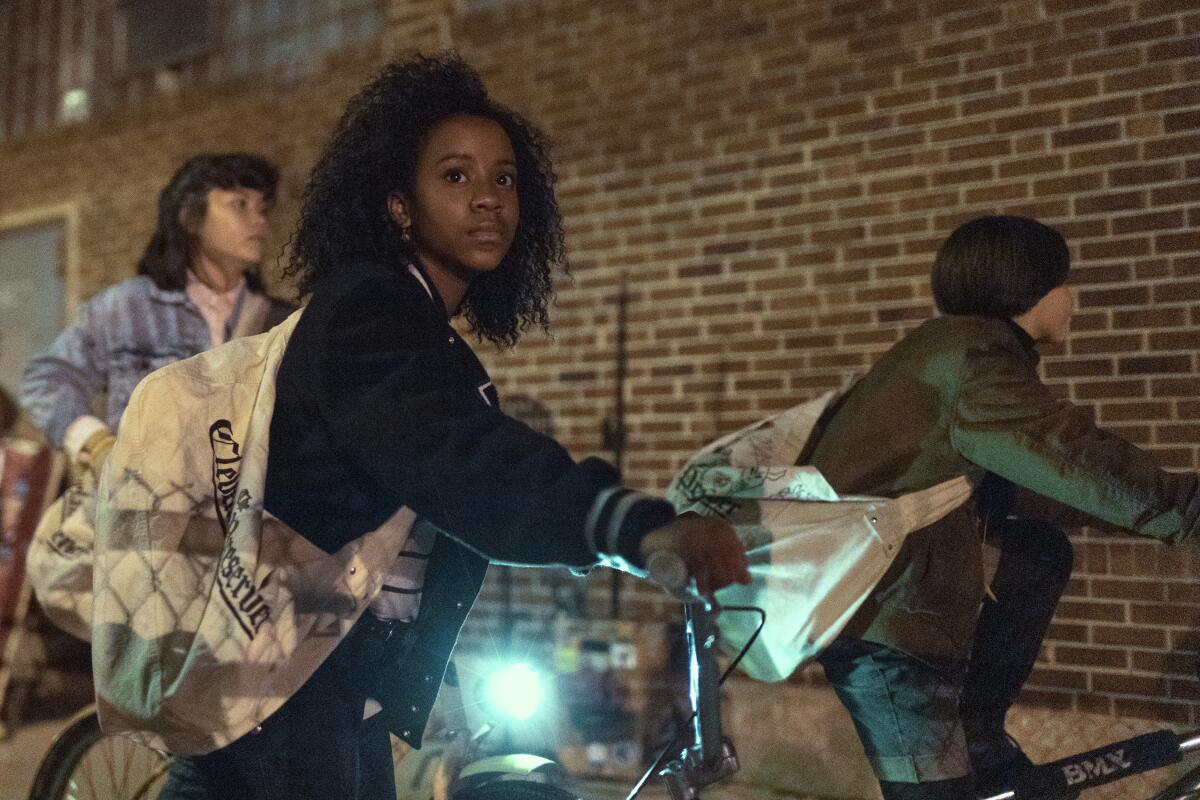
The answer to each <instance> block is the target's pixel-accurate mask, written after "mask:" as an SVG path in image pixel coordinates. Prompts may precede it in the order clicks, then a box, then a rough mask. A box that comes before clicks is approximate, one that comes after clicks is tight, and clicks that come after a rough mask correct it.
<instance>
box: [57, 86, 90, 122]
mask: <svg viewBox="0 0 1200 800" xmlns="http://www.w3.org/2000/svg"><path fill="white" fill-rule="evenodd" d="M90 110H91V98H90V97H89V96H88V92H87V89H71V90H69V91H66V92H64V93H63V96H62V99H61V102H60V106H59V109H58V115H59V118H60V119H61V120H62V121H63V122H79V121H81V120H85V119H87V116H88V112H89V111H90Z"/></svg>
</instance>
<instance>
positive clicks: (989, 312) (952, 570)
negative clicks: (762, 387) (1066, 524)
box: [801, 216, 1200, 800]
mask: <svg viewBox="0 0 1200 800" xmlns="http://www.w3.org/2000/svg"><path fill="white" fill-rule="evenodd" d="M1069 269H1070V258H1069V254H1068V251H1067V245H1066V242H1065V241H1064V240H1063V237H1062V236H1061V235H1060V234H1059V233H1058V232H1057V231H1055V230H1053V229H1052V228H1049V227H1047V226H1045V225H1043V224H1041V223H1039V222H1036V221H1034V220H1032V219H1027V218H1023V217H1012V216H995V217H983V218H980V219H975V220H972V221H970V222H967V223H966V224H964V225H962V226H961V227H959V228H958V229H957V230H955V231H954V232H953V233H952V234H951V235H950V237H949V238H948V239H947V240H946V241H945V242H944V243H943V244H942V246H941V248H940V249H939V251H938V254H937V257H936V259H935V262H934V265H933V275H932V283H933V294H934V298H935V300H936V302H937V306H938V309H939V310H940V311H941V312H942V316H940V317H938V318H935V319H932V320H929V321H928V322H925V323H924V324H922V325H920V326H919V327H918V328H917V329H916V330H914V331H912V332H911V333H910V334H908V335H907V336H905V337H904V339H902V340H901V341H900V342H899V343H897V344H896V345H895V346H894V347H892V349H891V350H889V351H888V352H887V353H886V354H884V356H883V357H882V358H881V359H880V360H879V362H878V363H877V364H876V365H875V366H874V367H873V368H872V369H871V370H870V371H869V372H868V373H867V375H866V376H864V377H863V378H862V379H861V380H860V381H859V382H858V383H857V384H855V385H854V386H853V387H852V388H851V389H850V391H849V392H848V393H847V394H846V395H845V396H844V397H843V398H842V399H841V400H840V401H839V402H837V403H836V404H835V405H834V406H833V407H832V408H831V409H830V411H829V412H827V414H826V417H825V419H824V420H822V421H821V423H820V427H819V430H818V431H817V433H815V434H814V436H813V439H812V441H811V442H810V444H809V446H808V448H807V450H808V452H806V453H804V454H802V455H801V463H807V464H812V465H814V466H816V467H817V468H819V469H820V470H821V472H822V473H823V474H824V475H825V477H826V478H827V479H828V480H829V482H830V484H831V485H832V486H833V487H834V488H835V489H836V490H838V491H839V492H843V493H849V494H870V495H883V496H896V495H900V494H903V493H905V492H912V491H917V490H920V489H926V488H928V487H930V486H933V485H935V484H937V483H940V482H941V481H944V480H947V479H949V478H953V477H955V476H957V475H966V476H967V477H968V478H969V479H971V481H972V482H973V483H974V484H975V485H976V487H977V488H976V491H975V493H974V495H973V498H972V501H970V502H968V503H967V504H965V505H964V506H961V507H960V508H958V509H956V510H955V511H954V512H952V513H951V514H949V515H948V516H946V517H945V518H944V519H942V520H940V521H939V522H937V523H935V524H933V525H930V526H929V527H927V528H923V529H921V530H918V531H916V532H914V533H913V534H911V535H910V537H909V538H908V539H907V540H906V542H905V544H904V546H903V547H902V548H901V551H900V553H899V555H898V557H897V559H896V561H895V562H894V563H893V564H892V566H891V568H890V569H889V571H888V572H887V573H886V574H885V576H884V577H883V579H882V580H881V581H880V583H879V584H878V585H877V586H876V587H875V589H874V590H873V592H872V593H871V595H870V597H869V598H868V599H867V601H866V602H865V603H864V605H863V607H862V608H861V609H860V610H859V611H858V612H857V613H856V615H855V616H854V618H853V619H852V620H851V622H850V624H849V625H848V626H847V628H846V629H845V631H844V632H843V633H842V635H841V636H839V638H838V639H837V640H835V642H834V643H833V644H832V645H831V646H830V647H829V648H828V649H827V650H826V651H825V652H824V653H823V654H822V655H821V657H820V661H821V663H822V665H823V666H824V668H825V674H826V676H827V677H828V679H829V681H830V683H831V684H832V685H833V687H834V689H835V690H836V692H837V694H838V696H839V698H840V700H841V701H842V703H843V704H844V705H845V706H846V708H847V710H848V711H849V712H850V714H851V717H852V718H853V720H854V724H855V727H856V729H857V731H858V734H859V737H860V739H861V741H862V744H863V747H864V749H865V751H866V754H867V757H868V759H869V760H870V762H871V765H872V767H873V769H874V771H875V774H876V776H877V777H878V779H879V781H880V784H881V787H882V789H883V795H884V797H885V798H886V800H943V799H945V800H950V799H952V800H965V799H970V798H974V797H975V796H976V795H975V792H976V791H977V790H985V789H990V788H993V787H995V786H999V785H1008V786H1011V785H1012V784H1014V783H1017V782H1019V780H1020V779H1021V774H1022V771H1023V769H1024V768H1025V767H1027V766H1028V765H1029V760H1028V759H1027V758H1025V756H1024V755H1023V753H1022V752H1021V750H1020V748H1019V747H1018V746H1017V745H1016V743H1015V742H1013V741H1012V739H1011V738H1009V737H1008V736H1007V735H1006V734H1005V732H1004V716H1005V712H1006V711H1007V710H1008V708H1009V706H1011V704H1012V703H1013V701H1014V700H1015V698H1016V695H1017V692H1018V691H1019V690H1020V688H1021V684H1022V683H1023V682H1024V681H1025V679H1026V678H1027V677H1028V675H1029V673H1030V671H1031V669H1032V666H1033V662H1034V660H1035V659H1036V657H1037V653H1038V647H1039V644H1040V642H1041V639H1042V636H1043V635H1044V633H1045V630H1046V626H1047V625H1048V624H1049V622H1050V619H1051V617H1052V616H1053V613H1054V607H1055V605H1056V604H1057V602H1058V598H1059V595H1060V594H1061V592H1062V589H1063V587H1064V585H1065V583H1066V580H1067V577H1068V576H1069V574H1070V568H1071V548H1070V543H1069V541H1068V540H1067V539H1066V537H1065V535H1064V534H1063V532H1062V529H1061V528H1060V527H1059V525H1058V524H1056V519H1059V517H1057V516H1056V509H1060V508H1062V507H1064V506H1065V507H1067V508H1070V509H1075V510H1077V511H1079V512H1083V514H1085V515H1089V516H1090V517H1094V518H1098V519H1099V520H1102V521H1105V522H1107V523H1111V524H1112V525H1114V526H1116V527H1118V528H1121V529H1125V530H1128V531H1130V532H1132V533H1136V534H1141V535H1145V536H1154V537H1157V538H1160V539H1164V540H1167V541H1181V540H1184V539H1193V538H1194V537H1195V536H1196V534H1197V531H1198V530H1200V485H1198V483H1197V478H1196V476H1194V475H1189V474H1173V473H1169V472H1166V471H1164V470H1162V469H1159V468H1158V467H1157V466H1156V465H1155V463H1154V461H1153V459H1152V458H1151V457H1150V456H1149V455H1147V454H1146V453H1144V452H1142V451H1141V450H1139V449H1138V448H1137V447H1135V446H1133V445H1132V444H1130V443H1129V442H1127V441H1125V440H1124V439H1122V438H1120V437H1119V436H1116V435H1114V434H1112V433H1109V432H1106V431H1103V430H1101V429H1099V428H1097V427H1096V425H1095V424H1094V423H1093V421H1092V418H1091V416H1090V415H1089V414H1088V413H1087V412H1086V411H1085V410H1082V409H1080V408H1077V407H1076V406H1074V405H1072V404H1071V403H1069V402H1067V401H1065V400H1062V399H1059V398H1058V397H1056V396H1055V395H1054V394H1053V393H1052V392H1051V391H1050V390H1049V389H1048V388H1047V387H1046V386H1045V384H1043V383H1042V381H1041V379H1040V378H1039V376H1038V370H1037V365H1038V353H1037V349H1036V345H1037V344H1038V343H1041V342H1055V343H1058V342H1062V341H1063V340H1064V339H1065V338H1066V336H1067V332H1068V329H1069V326H1070V321H1071V310H1072V296H1071V290H1070V288H1069V287H1068V286H1067V284H1066V280H1067V275H1068V272H1069ZM898 410H902V413H897V411H898ZM985 539H987V540H990V541H993V542H996V543H998V544H999V545H1000V547H1001V553H1002V555H1001V558H1000V563H999V566H998V568H997V571H996V574H995V576H994V577H993V579H992V581H991V585H990V587H988V586H987V585H986V584H985V572H984V569H983V558H982V556H983V544H984V540H985ZM981 609H982V613H981Z"/></svg>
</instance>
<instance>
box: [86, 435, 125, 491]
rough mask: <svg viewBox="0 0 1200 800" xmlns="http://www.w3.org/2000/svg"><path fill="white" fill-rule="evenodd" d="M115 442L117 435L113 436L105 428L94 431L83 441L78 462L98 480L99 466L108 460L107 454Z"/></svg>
mask: <svg viewBox="0 0 1200 800" xmlns="http://www.w3.org/2000/svg"><path fill="white" fill-rule="evenodd" d="M116 443H117V437H116V436H113V435H112V433H110V432H109V430H108V429H107V428H105V429H104V430H100V431H96V432H95V433H93V434H92V435H91V436H90V437H88V440H87V441H86V442H84V443H83V447H82V449H80V451H79V462H80V463H81V464H82V465H84V466H85V467H86V468H87V469H88V470H90V471H91V473H92V476H93V477H94V478H95V479H96V480H100V468H101V467H103V466H104V462H105V461H106V460H108V454H109V453H110V452H111V451H112V449H113V445H114V444H116Z"/></svg>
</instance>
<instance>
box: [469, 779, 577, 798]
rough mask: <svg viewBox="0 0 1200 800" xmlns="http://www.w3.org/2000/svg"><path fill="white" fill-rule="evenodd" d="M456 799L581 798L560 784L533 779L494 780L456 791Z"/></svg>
mask: <svg viewBox="0 0 1200 800" xmlns="http://www.w3.org/2000/svg"><path fill="white" fill-rule="evenodd" d="M454 800H580V798H579V795H577V794H575V793H574V792H569V791H567V790H566V789H562V788H559V787H558V786H551V785H549V784H546V783H534V782H532V781H521V780H514V781H505V780H500V781H492V782H490V783H485V784H482V785H480V786H473V787H471V788H470V789H464V790H462V791H460V792H455V793H454Z"/></svg>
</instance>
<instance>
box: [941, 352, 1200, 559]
mask: <svg viewBox="0 0 1200 800" xmlns="http://www.w3.org/2000/svg"><path fill="white" fill-rule="evenodd" d="M954 402H955V407H954V422H953V426H952V429H951V440H952V442H953V445H954V447H955V449H957V450H958V452H959V453H960V454H962V456H963V457H964V458H966V459H967V460H969V461H971V462H973V463H975V464H978V465H979V466H981V467H983V468H984V469H986V470H988V471H989V472H994V473H996V474H997V475H1000V476H1001V477H1004V478H1007V479H1008V480H1010V481H1012V482H1013V483H1015V484H1018V485H1019V486H1024V487H1026V488H1028V489H1030V490H1032V491H1034V492H1037V493H1038V494H1042V495H1045V496H1046V497H1048V498H1050V499H1052V500H1056V501H1058V502H1060V503H1064V504H1066V505H1068V506H1070V507H1072V508H1075V509H1078V510H1080V511H1083V512H1085V513H1087V514H1090V515H1092V516H1095V517H1097V518H1099V519H1102V520H1105V521H1107V522H1109V523H1112V524H1114V525H1116V526H1118V527H1121V528H1124V529H1126V530H1129V531H1132V532H1134V533H1140V534H1145V535H1148V536H1155V537H1158V538H1163V539H1169V540H1172V541H1177V540H1181V539H1186V538H1192V537H1194V536H1196V534H1197V533H1198V532H1200V484H1198V482H1197V479H1196V476H1194V475H1190V474H1177V473H1171V472H1167V471H1165V470H1163V469H1160V468H1159V467H1158V466H1156V465H1155V464H1154V462H1153V461H1152V460H1151V458H1150V456H1149V455H1148V454H1146V453H1144V452H1142V451H1141V450H1139V449H1138V448H1137V447H1135V446H1133V445H1132V444H1130V443H1129V442H1127V441H1125V440H1124V439H1122V438H1121V437H1119V436H1116V435H1115V434H1112V433H1109V432H1107V431H1104V430H1101V429H1100V428H1098V427H1096V425H1095V423H1094V422H1093V421H1092V419H1091V417H1090V416H1089V415H1088V414H1087V413H1085V412H1084V411H1083V410H1081V409H1079V408H1077V407H1076V406H1074V405H1072V404H1071V403H1069V402H1067V401H1065V400H1059V399H1057V398H1056V397H1054V396H1053V395H1052V394H1051V392H1050V390H1049V389H1048V388H1046V386H1045V385H1044V384H1043V383H1042V382H1041V381H1040V380H1039V379H1038V376H1037V372H1036V369H1035V367H1034V365H1033V364H1032V362H1030V361H1029V360H1027V359H1022V358H1020V357H1019V356H1018V355H1017V354H1016V353H1015V352H1014V351H1013V350H1012V349H1010V348H1008V347H1006V346H1004V345H1001V344H995V343H992V344H988V345H986V346H982V347H980V348H976V349H974V350H972V351H970V352H969V354H968V357H967V358H966V360H965V362H964V364H963V366H962V371H961V375H960V379H959V382H958V387H957V392H956V397H955V401H954Z"/></svg>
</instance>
